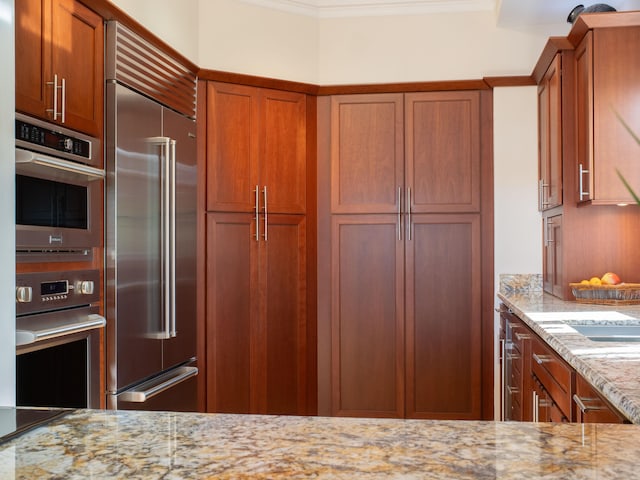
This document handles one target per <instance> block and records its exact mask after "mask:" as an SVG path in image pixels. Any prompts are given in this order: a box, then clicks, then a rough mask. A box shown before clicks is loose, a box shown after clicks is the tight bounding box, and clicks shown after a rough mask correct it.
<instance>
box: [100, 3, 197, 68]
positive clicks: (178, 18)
mask: <svg viewBox="0 0 640 480" xmlns="http://www.w3.org/2000/svg"><path fill="white" fill-rule="evenodd" d="M110 1H111V2H112V3H113V4H115V5H116V6H118V8H120V9H121V10H123V11H125V12H126V13H127V14H129V15H131V16H132V17H133V18H135V19H136V21H138V22H139V23H140V24H142V25H144V26H145V27H146V28H148V29H149V30H150V31H151V32H153V33H154V34H155V35H156V36H158V37H160V38H161V39H163V40H164V41H165V42H167V43H168V44H169V45H171V46H172V47H173V48H175V49H176V50H177V51H178V52H180V53H181V54H182V55H184V56H185V57H187V58H188V59H189V60H191V61H192V62H194V63H195V64H197V63H198V3H199V0H180V1H176V0H110Z"/></svg>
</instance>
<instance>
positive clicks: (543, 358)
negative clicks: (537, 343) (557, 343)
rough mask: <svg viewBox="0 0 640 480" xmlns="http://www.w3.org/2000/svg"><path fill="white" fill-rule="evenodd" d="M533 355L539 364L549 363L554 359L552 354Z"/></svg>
mask: <svg viewBox="0 0 640 480" xmlns="http://www.w3.org/2000/svg"><path fill="white" fill-rule="evenodd" d="M532 356H533V359H534V360H535V361H536V363H537V364H538V365H542V364H543V363H549V362H552V361H553V358H551V356H550V355H538V354H536V353H534V354H533V355H532Z"/></svg>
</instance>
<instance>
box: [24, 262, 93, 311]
mask: <svg viewBox="0 0 640 480" xmlns="http://www.w3.org/2000/svg"><path fill="white" fill-rule="evenodd" d="M99 300H100V272H99V271H98V270H69V271H61V272H37V273H19V274H17V275H16V314H17V315H24V314H28V313H36V312H44V311H48V310H58V309H61V308H69V307H77V306H80V305H89V304H91V303H94V302H98V301H99Z"/></svg>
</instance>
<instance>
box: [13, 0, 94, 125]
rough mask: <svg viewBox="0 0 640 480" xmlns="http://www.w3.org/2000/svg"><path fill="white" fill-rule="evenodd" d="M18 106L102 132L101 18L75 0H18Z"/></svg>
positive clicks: (24, 110) (25, 111)
mask: <svg viewBox="0 0 640 480" xmlns="http://www.w3.org/2000/svg"><path fill="white" fill-rule="evenodd" d="M15 10H16V11H15V14H16V42H15V43H16V58H17V59H18V61H17V62H16V110H18V111H21V112H24V113H27V114H31V115H35V116H37V117H40V118H43V119H45V120H49V121H53V122H55V123H59V124H64V126H65V127H68V128H71V129H75V130H78V131H81V132H84V133H87V134H89V135H94V136H98V137H101V136H102V125H103V91H104V88H103V84H104V66H103V65H104V61H103V56H104V52H103V51H104V34H103V30H104V28H103V22H102V18H101V17H100V16H99V15H97V14H96V13H94V12H92V11H91V10H89V9H88V8H86V7H85V6H84V5H82V4H80V3H79V2H76V1H74V0H20V1H18V2H16V6H15Z"/></svg>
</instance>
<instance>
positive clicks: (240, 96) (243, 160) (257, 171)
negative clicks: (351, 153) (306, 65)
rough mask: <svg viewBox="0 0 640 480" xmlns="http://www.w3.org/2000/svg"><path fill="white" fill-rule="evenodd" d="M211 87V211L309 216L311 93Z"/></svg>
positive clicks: (208, 174) (209, 174) (208, 200)
mask: <svg viewBox="0 0 640 480" xmlns="http://www.w3.org/2000/svg"><path fill="white" fill-rule="evenodd" d="M207 88H208V92H207V98H208V107H207V142H208V145H209V147H210V148H209V150H208V151H207V166H208V168H207V210H209V211H225V212H253V211H254V209H255V208H256V206H257V205H262V207H261V208H264V205H265V204H268V208H269V212H270V213H293V214H303V213H305V212H306V189H305V186H306V182H305V179H306V98H305V95H304V94H301V93H293V92H284V91H278V90H269V89H263V88H254V87H247V86H244V85H233V84H225V83H216V82H209V83H208V87H207ZM258 197H260V198H258Z"/></svg>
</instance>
